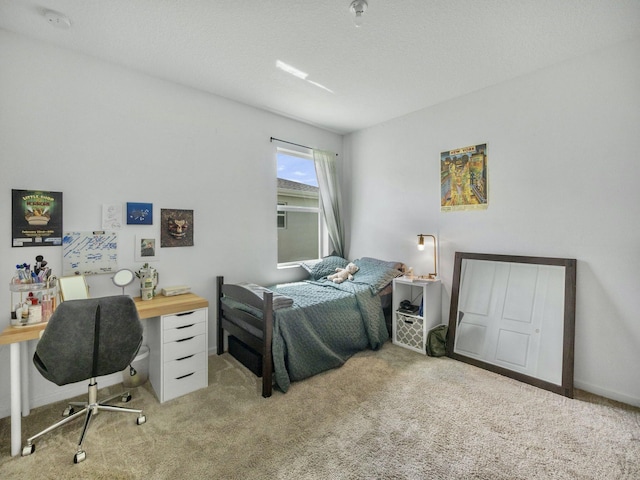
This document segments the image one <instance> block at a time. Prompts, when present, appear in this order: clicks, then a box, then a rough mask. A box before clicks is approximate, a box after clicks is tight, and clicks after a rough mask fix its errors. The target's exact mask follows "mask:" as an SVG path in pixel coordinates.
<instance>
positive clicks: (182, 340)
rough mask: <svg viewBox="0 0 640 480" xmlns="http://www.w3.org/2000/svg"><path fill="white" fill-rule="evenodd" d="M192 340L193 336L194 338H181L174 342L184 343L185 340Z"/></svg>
mask: <svg viewBox="0 0 640 480" xmlns="http://www.w3.org/2000/svg"><path fill="white" fill-rule="evenodd" d="M194 338H196V337H195V336H194V337H187V338H181V339H180V340H176V342H186V341H187V340H193V339H194Z"/></svg>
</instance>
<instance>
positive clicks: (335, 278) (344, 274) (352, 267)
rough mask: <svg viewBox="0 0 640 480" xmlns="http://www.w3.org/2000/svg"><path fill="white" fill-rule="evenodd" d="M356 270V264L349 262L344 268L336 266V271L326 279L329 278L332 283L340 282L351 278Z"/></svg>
mask: <svg viewBox="0 0 640 480" xmlns="http://www.w3.org/2000/svg"><path fill="white" fill-rule="evenodd" d="M358 270H360V269H359V268H358V266H357V265H356V264H355V263H349V264H348V265H347V267H346V268H336V273H334V274H331V275H329V276H328V277H327V280H331V281H332V282H333V283H342V282H344V281H345V280H347V279H349V280H353V274H354V273H356V272H357V271H358Z"/></svg>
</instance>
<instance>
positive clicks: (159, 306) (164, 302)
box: [0, 293, 209, 345]
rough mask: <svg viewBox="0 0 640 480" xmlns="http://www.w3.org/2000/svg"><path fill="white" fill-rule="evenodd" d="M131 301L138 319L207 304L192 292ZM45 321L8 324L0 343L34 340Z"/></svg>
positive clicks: (201, 306)
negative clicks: (136, 310)
mask: <svg viewBox="0 0 640 480" xmlns="http://www.w3.org/2000/svg"><path fill="white" fill-rule="evenodd" d="M133 301H134V302H135V304H136V308H137V309H138V315H140V319H145V318H153V317H159V316H161V315H171V314H172V313H179V312H187V311H189V310H195V309H197V308H205V307H208V306H209V301H208V300H207V299H206V298H202V297H199V296H198V295H195V294H193V293H185V294H183V295H174V296H172V297H165V296H164V295H158V296H156V297H155V298H154V299H153V300H145V301H143V300H142V299H141V298H140V297H135V298H134V299H133ZM46 326H47V324H46V323H35V324H33V325H26V326H24V327H13V326H11V325H9V326H8V327H7V328H5V329H4V331H3V332H2V334H0V345H8V344H10V343H16V342H24V341H26V340H34V339H36V338H38V337H39V336H40V332H41V331H42V330H44V327H46Z"/></svg>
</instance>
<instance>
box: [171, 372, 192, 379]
mask: <svg viewBox="0 0 640 480" xmlns="http://www.w3.org/2000/svg"><path fill="white" fill-rule="evenodd" d="M194 373H196V372H191V373H187V374H186V375H182V376H181V377H176V380H182V379H183V378H187V377H190V376H191V375H193V374H194Z"/></svg>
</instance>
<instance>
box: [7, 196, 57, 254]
mask: <svg viewBox="0 0 640 480" xmlns="http://www.w3.org/2000/svg"><path fill="white" fill-rule="evenodd" d="M60 245H62V192H47V191H42V190H15V189H12V190H11V246H12V247H47V246H60Z"/></svg>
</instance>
